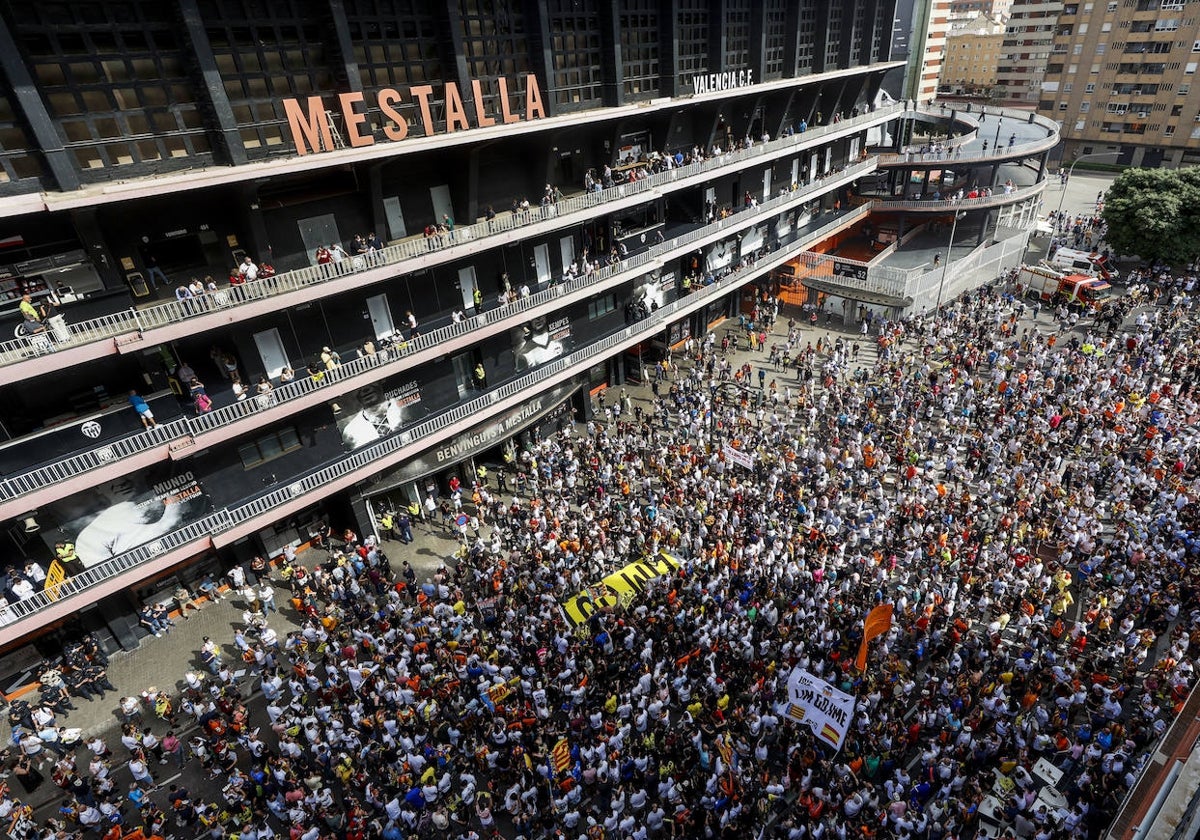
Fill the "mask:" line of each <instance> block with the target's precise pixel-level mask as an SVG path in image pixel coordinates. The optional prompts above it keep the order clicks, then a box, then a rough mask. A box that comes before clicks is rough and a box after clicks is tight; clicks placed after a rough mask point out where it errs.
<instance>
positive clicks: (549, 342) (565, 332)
mask: <svg viewBox="0 0 1200 840" xmlns="http://www.w3.org/2000/svg"><path fill="white" fill-rule="evenodd" d="M512 332H513V358H514V359H515V361H516V367H517V370H532V369H533V368H536V367H540V366H541V365H544V364H546V362H550V361H553V360H555V359H557V358H559V357H560V356H565V355H566V354H567V353H569V352H571V319H570V318H567V317H562V318H559V317H554V318H545V317H541V318H534V319H533V320H532V321H530V322H529V323H527V324H525V325H524V326H521V327H518V328H516V329H515V330H513V331H512Z"/></svg>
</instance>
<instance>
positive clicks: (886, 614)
mask: <svg viewBox="0 0 1200 840" xmlns="http://www.w3.org/2000/svg"><path fill="white" fill-rule="evenodd" d="M891 628H892V605H891V604H880V605H879V606H878V607H876V608H875V609H873V610H871V611H870V612H869V613H867V619H866V621H864V622H863V638H862V644H861V645H859V646H858V658H857V659H855V660H854V667H856V668H858V670H860V671H865V670H867V645H868V644H869V643H870V641H871V640H872V639H874V638H875V637H876V636H880V635H882V634H884V633H886V632H887V631H888V630H890V629H891Z"/></svg>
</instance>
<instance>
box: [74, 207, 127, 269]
mask: <svg viewBox="0 0 1200 840" xmlns="http://www.w3.org/2000/svg"><path fill="white" fill-rule="evenodd" d="M96 216H97V208H95V207H80V208H77V209H74V210H72V211H71V224H72V226H73V227H74V228H75V235H76V236H77V237H79V243H80V244H81V245H83V248H84V250H85V251H86V252H87V255H88V258H89V259H90V260H91V261H92V264H93V265H94V266H95V267H96V273H97V274H99V275H100V280H101V282H102V283H104V288H106V289H116V288H120V287H122V286H124V285H125V279H124V277H123V276H122V275H121V272H120V270H119V267H118V265H117V262H116V260H114V259H113V256H112V252H111V251H110V250H109V247H108V241H107V240H106V239H105V238H104V232H103V231H102V230H101V228H100V223H99V221H98V219H97V218H96Z"/></svg>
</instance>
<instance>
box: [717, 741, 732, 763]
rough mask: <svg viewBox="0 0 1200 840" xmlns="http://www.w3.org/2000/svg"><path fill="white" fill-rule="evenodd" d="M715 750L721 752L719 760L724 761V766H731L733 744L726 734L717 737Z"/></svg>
mask: <svg viewBox="0 0 1200 840" xmlns="http://www.w3.org/2000/svg"><path fill="white" fill-rule="evenodd" d="M717 752H718V753H720V754H721V760H722V761H724V762H725V766H726V767H731V766H733V744H732V743H731V742H730V740H729V736H728V735H722V736H721V737H720V738H718V739H717Z"/></svg>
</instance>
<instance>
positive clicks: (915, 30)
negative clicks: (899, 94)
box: [904, 0, 951, 102]
mask: <svg viewBox="0 0 1200 840" xmlns="http://www.w3.org/2000/svg"><path fill="white" fill-rule="evenodd" d="M950 6H951V3H950V0H916V2H915V3H914V4H913V16H912V35H911V38H910V44H911V49H910V51H909V54H908V68H907V71H906V77H905V84H904V90H905V97H906V98H908V99H911V100H913V101H915V102H930V101H932V100H933V99H934V98H935V97H936V96H937V88H938V79H939V77H940V73H941V68H942V63H943V61H944V60H945V57H946V35H947V34H948V33H949V31H950V17H951V15H950Z"/></svg>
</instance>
